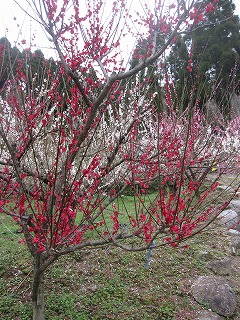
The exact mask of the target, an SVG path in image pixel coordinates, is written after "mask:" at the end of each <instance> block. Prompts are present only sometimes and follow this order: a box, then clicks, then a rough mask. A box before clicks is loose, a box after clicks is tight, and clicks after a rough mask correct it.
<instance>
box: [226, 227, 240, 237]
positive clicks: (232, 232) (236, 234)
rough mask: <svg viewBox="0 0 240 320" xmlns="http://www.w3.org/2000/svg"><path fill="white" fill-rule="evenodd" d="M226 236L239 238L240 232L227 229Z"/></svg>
mask: <svg viewBox="0 0 240 320" xmlns="http://www.w3.org/2000/svg"><path fill="white" fill-rule="evenodd" d="M226 234H227V235H229V236H234V237H239V238H240V231H238V230H236V229H228V230H227V232H226Z"/></svg>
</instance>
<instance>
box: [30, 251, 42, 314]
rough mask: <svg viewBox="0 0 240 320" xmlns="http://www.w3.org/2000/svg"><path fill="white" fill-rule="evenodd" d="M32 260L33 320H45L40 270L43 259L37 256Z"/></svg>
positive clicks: (39, 255)
mask: <svg viewBox="0 0 240 320" xmlns="http://www.w3.org/2000/svg"><path fill="white" fill-rule="evenodd" d="M33 259H34V260H33V273H34V274H33V287H32V304H33V320H45V302H44V272H43V271H42V270H41V267H42V264H43V258H42V256H41V254H37V255H36V256H35V257H34V258H33Z"/></svg>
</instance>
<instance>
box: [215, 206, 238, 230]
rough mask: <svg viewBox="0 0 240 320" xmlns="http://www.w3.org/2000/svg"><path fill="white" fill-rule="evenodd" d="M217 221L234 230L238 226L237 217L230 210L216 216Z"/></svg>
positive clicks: (234, 212)
mask: <svg viewBox="0 0 240 320" xmlns="http://www.w3.org/2000/svg"><path fill="white" fill-rule="evenodd" d="M218 218H219V221H220V222H221V223H222V224H223V225H225V227H227V228H229V229H230V228H232V229H235V226H237V225H238V222H239V217H238V214H237V213H236V211H234V210H232V209H228V210H224V211H223V212H221V213H220V214H219V215H218Z"/></svg>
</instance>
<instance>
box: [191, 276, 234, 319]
mask: <svg viewBox="0 0 240 320" xmlns="http://www.w3.org/2000/svg"><path fill="white" fill-rule="evenodd" d="M192 293H193V297H194V298H195V300H196V301H197V302H198V303H201V304H205V305H207V306H208V307H209V308H210V309H211V310H212V311H214V312H216V313H218V314H219V315H222V316H225V317H230V316H232V315H233V314H234V311H235V309H236V307H237V298H236V295H235V293H234V292H233V291H232V288H231V287H230V285H229V284H228V283H227V282H226V281H225V280H224V279H223V278H221V277H217V276H201V277H199V278H198V279H197V280H195V281H194V283H193V284H192Z"/></svg>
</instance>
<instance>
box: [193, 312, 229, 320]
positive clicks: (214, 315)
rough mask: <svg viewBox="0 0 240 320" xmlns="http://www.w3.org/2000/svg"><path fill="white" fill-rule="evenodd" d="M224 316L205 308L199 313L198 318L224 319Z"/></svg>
mask: <svg viewBox="0 0 240 320" xmlns="http://www.w3.org/2000/svg"><path fill="white" fill-rule="evenodd" d="M223 319H224V318H223V317H222V316H220V315H218V314H217V313H214V312H211V311H208V310H203V311H200V312H199V313H198V317H197V319H196V320H223Z"/></svg>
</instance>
